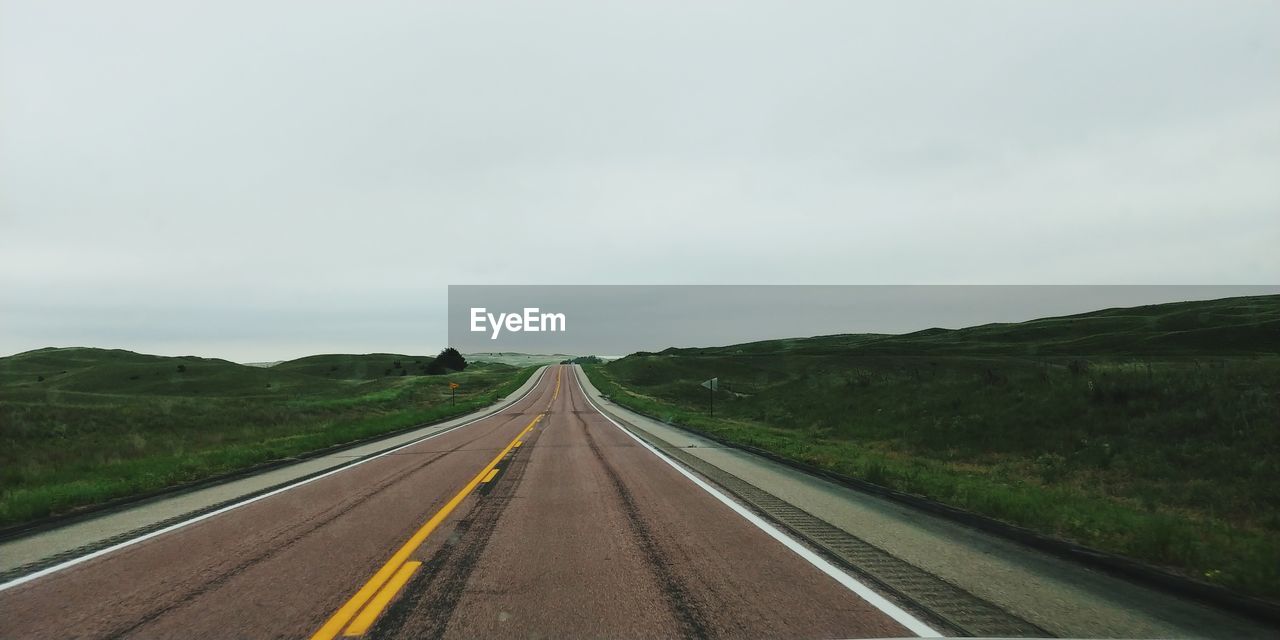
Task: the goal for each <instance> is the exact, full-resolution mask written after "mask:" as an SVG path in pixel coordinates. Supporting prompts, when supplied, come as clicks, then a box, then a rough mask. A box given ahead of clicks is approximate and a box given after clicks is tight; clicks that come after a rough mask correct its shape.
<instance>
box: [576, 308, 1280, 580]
mask: <svg viewBox="0 0 1280 640" xmlns="http://www.w3.org/2000/svg"><path fill="white" fill-rule="evenodd" d="M586 369H587V372H588V375H589V376H590V377H591V379H592V381H593V382H594V383H595V384H596V386H597V387H598V388H600V390H601V391H602V392H603V393H605V394H608V395H609V396H611V397H612V398H613V399H614V400H615V401H616V402H618V403H619V404H622V405H625V406H629V407H631V408H633V409H636V410H639V411H642V412H645V413H648V414H651V415H655V416H658V417H660V418H663V419H665V420H668V421H671V422H675V423H677V424H681V425H684V426H687V427H691V428H693V429H696V430H699V431H704V432H709V433H714V434H716V435H719V436H722V437H726V438H730V439H732V440H734V441H737V442H741V443H745V444H750V445H754V446H757V447H761V448H764V449H767V450H770V451H773V452H775V453H778V454H781V455H783V456H786V457H788V458H791V459H794V460H799V461H803V462H806V463H809V464H813V465H817V466H819V467H822V468H825V469H829V470H832V471H836V472H839V473H843V474H846V475H850V476H854V477H858V478H862V479H865V480H869V481H871V482H875V483H877V484H881V485H885V486H888V487H892V488H895V489H898V490H902V491H907V492H910V493H914V494H918V495H922V496H927V497H929V498H932V499H935V500H939V501H941V502H944V503H947V504H951V505H954V506H957V507H961V508H964V509H968V510H971V511H975V512H978V513H982V514H985V515H988V516H992V517H995V518H999V519H1001V520H1005V521H1007V522H1011V523H1015V524H1018V525H1022V526H1026V527H1029V528H1032V529H1035V530H1038V531H1041V532H1044V533H1047V534H1051V535H1054V536H1058V537H1062V538H1066V539H1070V540H1074V541H1078V542H1080V543H1083V544H1086V545H1090V546H1093V547H1097V548H1101V549H1105V550H1109V551H1112V552H1116V553H1120V554H1124V555H1127V556H1130V557H1134V558H1138V559H1141V560H1144V561H1147V562H1150V563H1153V564H1156V565H1160V566H1164V567H1166V568H1169V569H1172V570H1174V571H1178V572H1182V573H1184V574H1186V575H1190V576H1193V577H1196V578H1199V579H1201V580H1206V581H1209V582H1213V583H1217V584H1222V585H1226V586H1228V587H1231V588H1234V589H1237V590H1239V591H1242V592H1245V593H1249V594H1253V595H1256V596H1262V597H1267V598H1272V599H1276V598H1280V297H1274V296H1273V297H1263V298H1237V299H1228V300H1221V301H1213V302H1198V303H1179V304H1168V305H1155V306H1149V307H1139V308H1134V309H1117V310H1107V311H1101V312H1096V313H1088V314H1082V315H1078V316H1071V317H1064V318H1051V319H1044V320H1037V321H1032V322H1025V323H1019V324H998V325H984V326H981V327H973V328H969V329H961V330H954V331H952V330H942V329H933V330H928V331H922V332H919V333H914V334H908V335H903V336H884V335H845V336H826V337H818V338H809V339H794V340H775V341H768V342H760V343H752V344H746V345H737V346H732V347H721V348H709V349H668V350H666V351H663V352H661V353H658V354H633V355H631V356H628V357H626V358H623V359H621V360H617V361H614V362H612V363H609V364H605V365H588V366H587V367H586ZM713 376H718V377H719V378H720V383H721V388H720V391H719V392H717V393H716V417H715V419H711V418H709V417H708V416H707V404H708V391H707V390H706V389H704V388H701V387H699V386H698V383H699V382H701V381H702V380H705V379H707V378H711V377H713Z"/></svg>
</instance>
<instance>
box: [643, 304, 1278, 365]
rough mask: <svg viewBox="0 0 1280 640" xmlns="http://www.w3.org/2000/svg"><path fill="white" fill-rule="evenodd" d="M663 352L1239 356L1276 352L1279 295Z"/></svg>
mask: <svg viewBox="0 0 1280 640" xmlns="http://www.w3.org/2000/svg"><path fill="white" fill-rule="evenodd" d="M661 353H662V354H664V355H764V354H771V353H793V354H809V355H832V354H836V353H846V354H863V355H872V354H882V355H931V354H939V355H941V354H951V355H966V354H968V355H978V354H984V355H1021V356H1040V355H1067V356H1070V355H1194V354H1208V355H1242V354H1250V353H1268V354H1276V353H1280V296H1251V297H1239V298H1224V299H1221V300H1209V301H1197V302H1175V303H1169V304H1155V305H1145V306H1140V307H1131V308H1120V309H1104V310H1101V311H1092V312H1088V313H1080V314H1076V315H1070V316H1060V317H1053V318H1042V319H1038V320H1031V321H1028V322H1017V323H993V324H985V325H980V326H976V327H968V328H964V329H941V328H934V329H926V330H924V331H917V332H915V333H908V334H903V335H884V334H843V335H832V336H817V337H812V338H789V339H782V340H766V341H761V342H751V343H746V344H738V345H730V346H726V347H712V348H693V349H675V348H672V349H667V350H665V351H662V352H661Z"/></svg>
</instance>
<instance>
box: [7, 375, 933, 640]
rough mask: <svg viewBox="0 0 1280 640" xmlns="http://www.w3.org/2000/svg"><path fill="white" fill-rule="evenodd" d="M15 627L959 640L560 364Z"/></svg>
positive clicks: (208, 520)
mask: <svg viewBox="0 0 1280 640" xmlns="http://www.w3.org/2000/svg"><path fill="white" fill-rule="evenodd" d="M0 612H3V615H0V638H18V637H21V638H61V637H70V636H74V637H119V636H130V637H157V638H172V637H187V638H193V637H194V638H226V637H304V638H305V637H313V638H336V637H366V638H419V637H451V638H466V637H476V636H482V635H483V636H521V637H529V636H537V637H583V636H590V637H611V638H614V637H708V638H711V637H753V638H754V637H788V638H806V637H812V638H828V637H897V636H915V635H937V632H936V631H935V630H934V628H933V627H931V626H930V624H929V622H928V621H927V620H925V619H923V618H921V617H920V616H919V614H917V613H913V612H908V611H904V610H903V609H901V608H899V607H898V606H897V605H895V604H894V603H892V602H890V601H888V600H886V599H885V598H883V597H881V596H879V595H877V594H876V593H875V592H873V591H871V590H869V589H868V588H867V587H865V586H864V585H863V584H862V583H860V582H858V581H857V580H855V579H854V578H852V577H851V576H849V575H848V574H845V573H844V572H842V571H841V570H839V569H837V568H835V567H833V566H832V565H830V564H828V563H827V562H826V561H825V560H823V559H822V558H821V557H819V556H817V555H815V554H814V553H812V552H811V551H809V550H808V549H807V548H805V547H804V546H801V545H800V544H798V543H796V542H795V541H793V540H791V539H790V538H788V537H786V536H784V535H783V534H781V533H779V532H778V530H777V529H775V528H774V527H773V526H772V525H770V524H768V523H767V522H765V521H763V520H761V519H760V518H759V517H757V516H756V515H754V514H752V513H751V512H749V511H747V510H746V509H744V508H743V507H741V506H739V505H738V504H737V503H735V502H733V501H732V500H730V499H729V498H727V497H725V495H724V494H723V493H721V492H719V491H718V490H717V489H716V488H715V487H714V486H712V485H710V484H709V483H707V482H706V481H704V480H703V479H701V478H699V477H697V476H696V475H694V474H692V473H690V472H689V471H687V470H686V469H683V468H681V467H680V466H678V465H677V464H676V463H674V462H671V461H670V460H669V459H668V458H666V457H665V456H663V455H662V454H660V453H658V452H657V451H655V450H653V449H651V448H650V447H649V446H648V445H647V444H646V443H644V442H642V441H640V440H638V439H637V438H636V437H634V436H633V435H631V434H630V433H628V432H627V431H625V430H624V429H623V428H622V427H621V426H620V425H618V424H616V423H614V422H613V421H612V420H610V419H609V418H608V417H606V416H605V415H603V414H602V413H600V411H599V410H597V409H596V407H595V406H594V405H593V404H592V403H591V402H590V401H589V400H588V399H587V397H586V395H585V394H584V393H583V391H582V388H581V386H580V385H579V383H578V380H577V377H576V376H575V375H573V372H572V370H571V368H570V367H553V368H552V369H551V370H549V371H548V373H547V374H546V375H544V376H543V377H542V378H541V380H540V381H539V382H538V384H537V386H536V387H535V388H534V389H533V390H532V391H531V392H530V393H529V394H528V395H526V396H525V397H524V398H523V399H521V400H519V401H517V402H515V403H513V404H511V405H510V406H508V407H506V408H505V409H503V410H501V411H498V412H497V413H495V414H493V415H492V416H489V417H486V418H483V419H481V420H477V421H475V422H473V423H471V424H469V425H467V426H464V427H461V428H458V429H453V430H450V431H446V432H443V433H441V434H439V435H436V436H433V437H430V438H428V439H425V440H422V441H419V442H416V443H414V444H411V445H409V446H406V447H403V448H401V449H397V450H395V451H393V452H391V453H388V454H386V455H382V456H379V457H377V458H374V459H370V460H368V461H366V462H364V463H362V464H359V465H354V466H350V467H347V468H344V469H342V470H340V471H337V472H334V473H331V474H328V475H325V476H323V477H320V478H318V479H315V480H312V481H309V482H307V483H305V484H300V485H297V486H294V487H292V488H289V489H287V490H283V491H279V492H277V493H274V494H271V495H268V496H266V497H263V498H261V499H257V500H255V501H253V502H250V503H247V504H244V505H242V506H239V507H236V508H231V509H228V510H225V511H222V512H220V513H217V514H216V515H212V516H208V517H204V518H203V519H201V520H199V521H198V522H193V523H190V524H188V525H186V526H178V527H174V528H171V529H170V530H167V531H165V532H163V533H160V534H158V535H154V536H152V537H150V538H148V539H146V540H143V541H140V542H137V543H136V544H131V545H128V546H124V547H121V548H116V549H114V550H111V551H109V552H107V553H102V554H101V555H99V556H97V557H93V558H91V559H88V560H86V561H82V562H79V563H76V564H72V565H69V566H65V565H64V566H62V567H61V568H54V569H53V570H48V571H46V572H45V573H42V574H41V575H39V576H38V577H34V578H29V579H25V580H15V581H11V582H9V583H6V584H3V585H0Z"/></svg>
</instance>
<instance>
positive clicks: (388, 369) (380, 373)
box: [271, 353, 435, 380]
mask: <svg viewBox="0 0 1280 640" xmlns="http://www.w3.org/2000/svg"><path fill="white" fill-rule="evenodd" d="M434 359H435V356H408V355H404V354H399V353H368V354H362V355H352V354H344V353H343V354H325V355H318V356H307V357H305V358H298V359H297V360H287V361H285V362H281V363H279V364H277V365H275V366H274V367H271V369H272V370H274V371H289V372H294V373H303V374H307V375H312V376H320V377H324V378H341V379H345V380H372V379H374V378H381V377H384V376H394V375H401V373H400V372H402V371H404V372H406V374H405V375H425V374H426V369H427V365H429V364H431V361H432V360H434Z"/></svg>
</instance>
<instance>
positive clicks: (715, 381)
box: [702, 378, 720, 418]
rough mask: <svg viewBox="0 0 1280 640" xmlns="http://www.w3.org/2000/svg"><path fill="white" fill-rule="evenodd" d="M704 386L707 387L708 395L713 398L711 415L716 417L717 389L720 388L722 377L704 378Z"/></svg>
mask: <svg viewBox="0 0 1280 640" xmlns="http://www.w3.org/2000/svg"><path fill="white" fill-rule="evenodd" d="M702 386H704V387H706V388H707V391H708V396H709V397H710V398H711V417H712V418H714V417H716V389H719V388H720V378H712V379H710V380H704V381H703V382H702Z"/></svg>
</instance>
